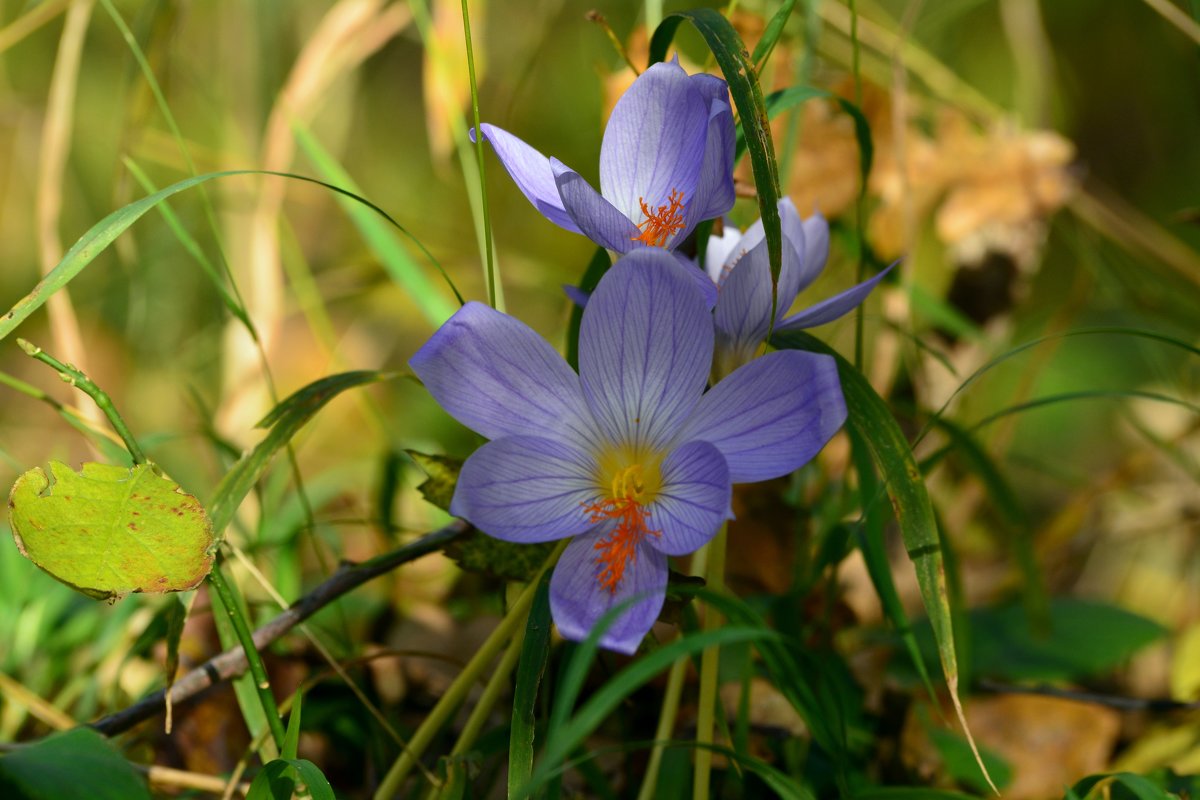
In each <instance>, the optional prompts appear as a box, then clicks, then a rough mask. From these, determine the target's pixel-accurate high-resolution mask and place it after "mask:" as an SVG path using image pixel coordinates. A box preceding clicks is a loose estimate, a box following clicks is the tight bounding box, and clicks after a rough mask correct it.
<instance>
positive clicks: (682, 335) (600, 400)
mask: <svg viewBox="0 0 1200 800" xmlns="http://www.w3.org/2000/svg"><path fill="white" fill-rule="evenodd" d="M697 272H699V270H697ZM712 331H713V328H712V315H711V314H710V313H709V311H708V308H707V307H706V305H705V303H704V297H703V295H702V293H701V292H700V290H698V289H697V288H696V283H695V281H694V280H693V279H692V278H691V277H690V276H689V275H688V274H687V272H686V269H685V268H684V267H683V266H681V265H680V264H679V262H678V261H676V260H675V258H674V257H673V256H671V254H669V253H667V252H666V251H665V250H660V249H658V248H656V247H642V248H638V249H637V250H634V251H633V252H632V253H629V254H628V255H626V256H624V257H622V258H621V259H620V260H619V261H617V263H616V264H615V265H613V267H612V269H610V270H609V271H608V272H607V273H606V274H605V276H604V277H603V278H601V279H600V285H599V286H597V287H596V291H595V292H593V293H592V297H591V299H590V300H589V301H588V304H587V308H586V309H584V312H583V321H582V324H581V326H580V330H579V375H580V381H581V383H582V384H583V387H584V389H583V391H584V397H585V398H586V400H587V404H588V407H589V408H590V409H591V411H592V416H593V417H594V418H595V420H596V423H597V425H598V426H599V427H600V430H601V432H602V433H603V434H604V435H605V436H606V437H607V438H608V439H609V440H610V441H611V442H612V443H614V444H621V445H630V446H634V447H640V446H643V445H645V446H649V447H653V448H661V447H663V446H665V444H666V443H667V442H668V441H669V440H670V439H671V438H672V437H673V435H674V434H675V432H676V431H677V430H678V429H679V427H680V426H681V425H682V424H683V422H684V420H685V419H686V418H687V416H688V414H689V413H690V412H691V410H692V409H693V408H694V407H695V405H696V402H697V401H698V400H699V399H700V393H701V392H702V391H703V390H704V384H705V382H706V380H707V376H708V372H709V367H710V366H711V362H712V347H713V333H712Z"/></svg>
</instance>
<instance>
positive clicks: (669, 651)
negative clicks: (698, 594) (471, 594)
mask: <svg viewBox="0 0 1200 800" xmlns="http://www.w3.org/2000/svg"><path fill="white" fill-rule="evenodd" d="M614 610H616V611H618V612H619V611H623V610H624V606H617V607H616V608H615V609H614ZM611 614H612V612H609V615H611ZM609 615H606V619H607V617H608V616H609ZM614 620H615V616H614V617H613V618H612V619H610V620H608V621H609V622H610V623H611V622H612V621H614ZM604 621H605V620H604V619H602V620H601V623H600V624H598V625H597V626H596V627H597V631H602V630H603V628H605V627H607V626H606V625H604ZM591 638H597V639H598V637H597V635H596V631H593V633H592V636H591V637H589V640H590V639H591ZM778 638H779V636H778V634H776V633H775V632H774V631H771V630H768V629H765V628H749V627H738V626H726V627H723V628H717V629H716V630H711V631H702V632H699V633H695V634H692V635H689V636H685V637H682V638H680V639H676V640H675V641H673V642H671V643H670V644H668V645H666V646H664V647H661V648H659V649H658V650H655V651H654V652H652V653H646V654H644V655H642V656H641V657H639V658H638V659H637V660H636V661H634V662H632V663H631V664H630V665H629V666H627V667H626V668H625V669H623V670H621V671H620V672H619V673H617V674H616V675H615V676H613V678H612V680H610V681H608V682H607V683H605V684H604V686H603V687H601V688H600V689H599V690H598V691H596V692H595V693H594V694H592V695H591V697H589V698H588V700H587V702H585V703H584V704H583V706H582V707H580V709H579V711H578V713H576V714H575V715H574V716H573V717H571V718H570V719H568V720H565V721H564V722H563V724H562V725H561V726H558V725H555V724H554V720H552V721H551V725H550V728H549V729H548V730H547V732H546V750H545V753H544V755H543V756H542V760H541V762H540V763H539V765H538V768H537V769H536V770H534V774H533V777H532V778H531V779H530V781H529V783H527V784H526V785H525V786H524V787H523V788H522V790H521V792H520V794H518V795H517V796H518V797H529V796H530V795H531V794H533V793H534V792H535V791H536V790H537V789H538V788H539V787H541V786H542V784H544V783H545V782H546V781H548V780H549V779H550V778H551V774H550V773H551V771H552V770H553V769H554V767H555V766H557V765H558V764H560V763H562V761H563V760H564V759H565V758H566V757H567V756H568V755H569V754H570V753H571V752H572V751H573V750H574V749H575V747H576V746H578V745H579V744H581V743H582V742H583V740H584V739H585V738H586V737H587V736H588V734H590V733H591V732H592V731H594V730H595V729H596V727H597V726H599V725H600V723H601V722H603V721H604V719H605V718H606V717H607V716H608V715H609V714H611V713H612V711H613V710H614V709H615V708H616V707H617V706H618V705H619V704H620V703H621V701H622V700H624V699H625V698H626V697H628V696H629V695H630V694H631V693H632V692H633V691H634V690H636V689H637V688H639V687H641V686H642V685H644V684H645V683H647V682H648V681H649V680H650V679H651V678H653V677H654V676H655V675H657V674H658V673H660V672H662V671H663V670H666V669H668V668H670V666H671V664H673V663H674V662H675V660H676V659H678V658H682V657H686V656H690V655H693V654H695V653H699V652H701V651H702V650H704V649H705V648H706V647H712V646H720V645H727V644H734V643H736V642H753V641H767V640H772V639H778ZM586 644H587V642H585V643H584V645H586ZM594 654H595V649H594V648H586V649H585V647H584V646H581V647H580V648H579V649H578V650H576V651H575V656H574V660H577V661H579V662H581V663H583V668H584V672H585V673H586V670H587V666H588V665H590V663H591V658H592V656H594ZM565 683H566V681H564V684H565ZM564 688H565V687H564ZM561 699H562V697H561V696H560V698H559V700H560V701H561ZM572 702H573V700H572ZM556 710H557V704H556Z"/></svg>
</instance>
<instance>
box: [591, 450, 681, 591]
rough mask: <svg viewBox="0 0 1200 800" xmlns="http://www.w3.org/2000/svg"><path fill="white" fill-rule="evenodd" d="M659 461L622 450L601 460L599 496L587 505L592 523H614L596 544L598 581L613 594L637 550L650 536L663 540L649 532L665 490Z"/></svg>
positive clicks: (635, 558)
mask: <svg viewBox="0 0 1200 800" xmlns="http://www.w3.org/2000/svg"><path fill="white" fill-rule="evenodd" d="M659 462H660V459H658V458H637V457H636V454H634V453H630V452H629V451H628V450H627V449H625V448H622V449H618V450H614V451H612V452H610V453H609V454H607V455H605V456H604V457H602V458H601V459H600V475H599V476H598V483H599V484H600V485H599V488H600V496H599V498H598V499H597V500H596V501H595V502H594V503H585V504H584V511H586V512H587V514H588V516H589V518H590V519H591V521H592V522H604V521H605V520H610V519H611V520H615V521H616V525H615V526H614V527H613V529H612V532H611V533H609V534H608V535H607V536H605V537H604V538H603V539H601V540H600V541H598V542H596V544H595V550H596V552H597V556H596V558H595V563H596V565H597V566H598V567H599V569H598V570H597V573H596V579H597V580H598V581H599V582H600V586H601V587H602V588H604V589H607V590H608V591H609V593H610V594H616V593H617V587H618V586H620V585H621V581H622V580H623V579H624V577H625V568H626V567H628V566H629V565H630V564H633V563H635V562H636V561H637V546H638V544H639V543H640V542H641V541H642V539H644V538H645V537H647V536H660V535H662V532H661V531H654V530H650V524H649V523H650V511H649V508H648V506H649V504H650V503H651V502H653V501H654V498H655V497H657V496H658V492H659V490H660V489H661V488H662V473H661V471H660V470H659Z"/></svg>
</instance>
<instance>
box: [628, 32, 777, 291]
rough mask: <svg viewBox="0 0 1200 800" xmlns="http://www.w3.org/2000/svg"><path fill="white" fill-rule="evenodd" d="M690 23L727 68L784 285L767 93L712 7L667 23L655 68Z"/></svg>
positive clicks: (653, 48) (654, 48) (654, 54)
mask: <svg viewBox="0 0 1200 800" xmlns="http://www.w3.org/2000/svg"><path fill="white" fill-rule="evenodd" d="M684 20H688V21H689V22H691V23H692V25H694V26H695V28H696V30H698V31H699V32H700V35H701V36H703V37H704V41H705V42H706V43H707V44H708V48H709V50H711V51H712V54H713V56H714V57H715V58H716V60H717V64H718V65H719V66H720V67H721V72H722V73H723V74H724V76H725V82H726V83H728V84H729V93H730V94H731V95H733V104H734V105H735V106H736V107H737V112H738V117H739V119H740V125H741V128H742V130H743V131H744V134H745V139H746V145H747V149H748V150H749V152H750V165H751V167H752V171H753V173H754V185H755V188H756V191H757V193H758V211H759V215H760V216H761V218H762V222H763V232H764V234H765V235H766V239H767V253H768V255H769V256H770V259H771V281H772V283H775V282H778V280H779V269H780V266H781V265H782V264H783V235H782V233H781V232H780V228H779V226H780V221H779V195H780V189H779V168H778V166H777V165H776V163H775V146H774V145H773V144H772V143H771V126H770V124H769V122H768V119H767V109H766V104H765V102H764V100H763V93H762V88H761V87H760V86H759V84H758V72H757V71H756V70H755V69H754V65H753V64H752V63H751V62H750V56H749V55H748V54H747V53H746V46H745V45H744V44H743V43H742V40H741V39H739V38H738V35H737V31H735V30H734V29H733V26H732V25H731V24H729V20H727V19H725V17H723V16H721V14H720V13H718V12H717V11H714V10H713V9H711V8H697V9H693V10H691V11H680V12H678V13H676V14H671V15H670V16H668V17H667V18H666V19H664V20H663V21H662V24H661V25H659V26H658V28H657V29H656V30H655V31H654V36H653V37H651V39H650V63H651V64H654V63H657V62H659V61H662V60H663V59H664V58H665V57H666V54H667V48H668V47H670V45H671V41H672V40H673V39H674V38H675V31H676V30H677V29H678V28H679V25H680V24H681V23H682V22H683V21H684Z"/></svg>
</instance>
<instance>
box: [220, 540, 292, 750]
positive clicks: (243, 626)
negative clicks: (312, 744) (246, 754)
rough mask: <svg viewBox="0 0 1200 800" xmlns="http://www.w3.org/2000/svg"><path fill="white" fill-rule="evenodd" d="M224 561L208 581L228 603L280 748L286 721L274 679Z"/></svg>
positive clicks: (225, 604)
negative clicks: (273, 689)
mask: <svg viewBox="0 0 1200 800" xmlns="http://www.w3.org/2000/svg"><path fill="white" fill-rule="evenodd" d="M221 564H222V562H221V561H218V562H217V563H216V564H214V565H213V569H212V572H210V573H208V582H209V584H210V585H211V586H212V587H213V588H214V589H215V590H216V591H217V596H218V597H220V598H221V604H222V605H224V606H225V613H226V614H228V615H229V622H230V624H232V625H233V630H234V632H235V633H236V634H237V638H238V641H239V642H241V644H242V649H244V650H245V651H246V663H247V664H248V665H249V667H250V675H251V677H253V678H254V689H255V691H257V692H258V699H259V701H260V702H261V703H262V708H263V713H264V714H265V715H266V717H267V724H268V725H269V726H270V727H271V738H272V739H274V740H275V745H276V746H277V747H282V746H283V740H284V736H285V731H284V729H283V720H281V719H280V718H279V707H278V706H277V705H276V704H275V695H273V694H272V693H271V680H270V678H269V677H268V676H267V668H266V666H265V665H264V664H263V660H262V656H261V655H259V652H258V648H257V647H255V646H254V635H253V634H252V633H251V632H250V625H249V624H248V623H247V622H246V617H245V615H244V614H242V606H241V604H240V603H239V602H238V597H237V595H236V594H235V590H234V587H233V585H232V584H230V583H229V582H228V581H226V580H225V573H224V572H222V571H221Z"/></svg>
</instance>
